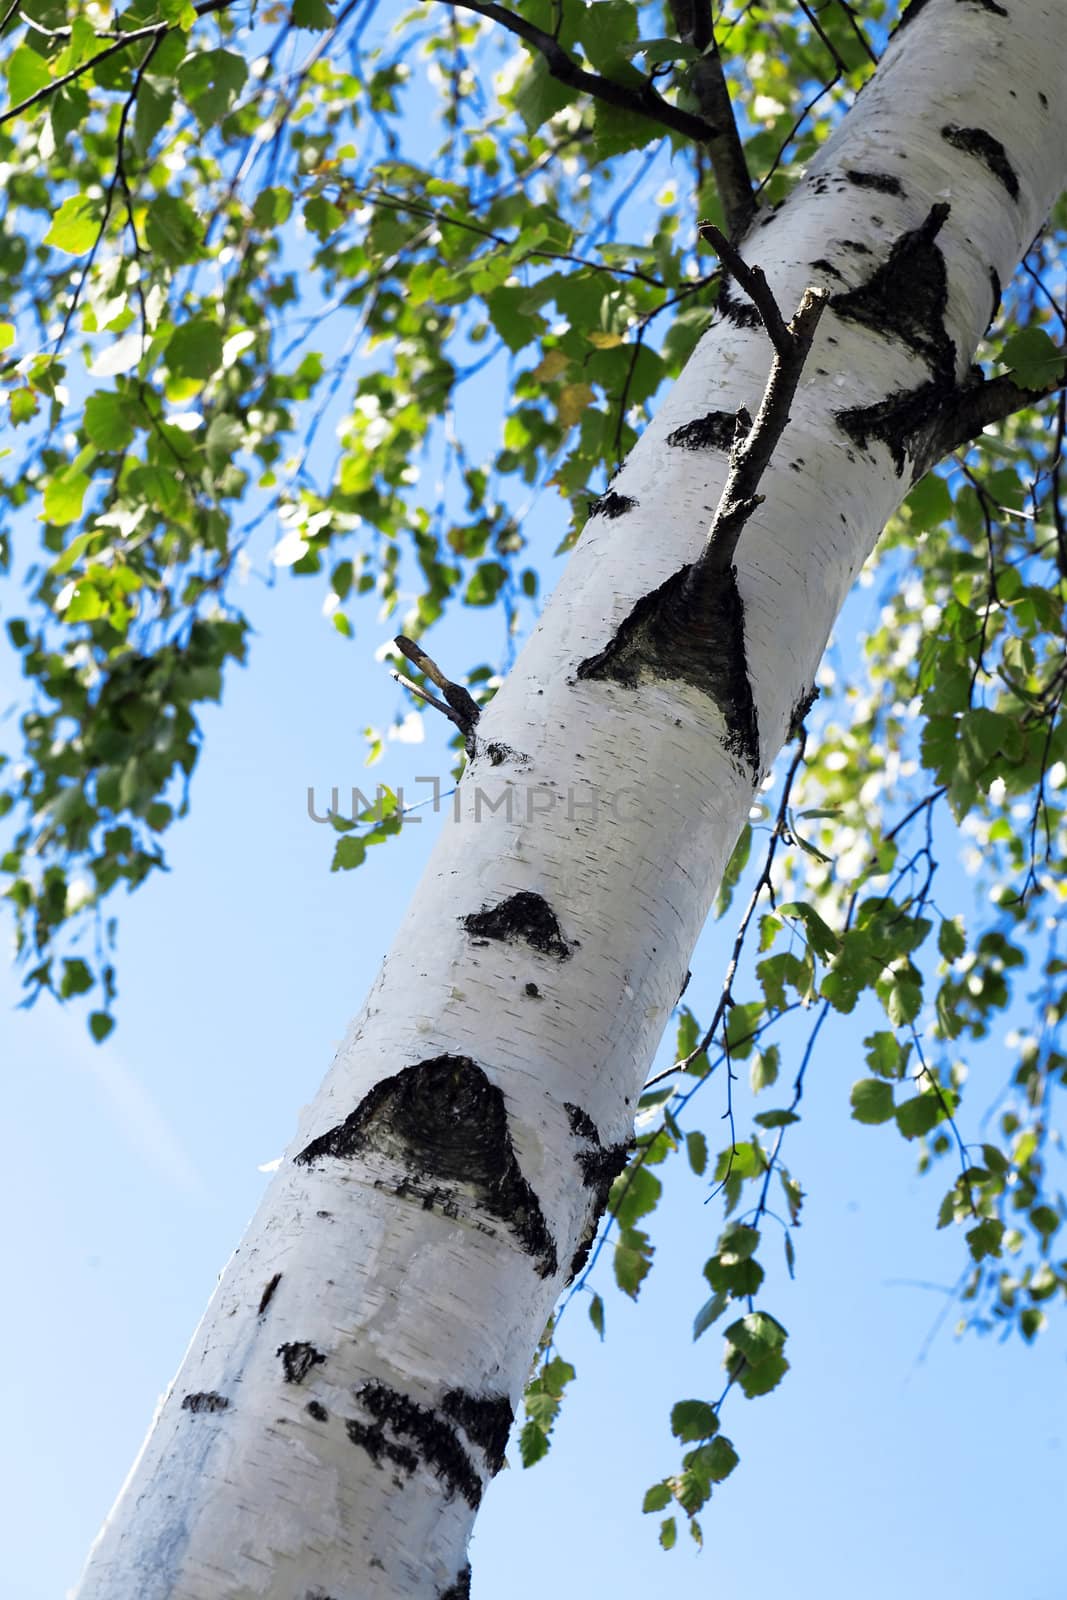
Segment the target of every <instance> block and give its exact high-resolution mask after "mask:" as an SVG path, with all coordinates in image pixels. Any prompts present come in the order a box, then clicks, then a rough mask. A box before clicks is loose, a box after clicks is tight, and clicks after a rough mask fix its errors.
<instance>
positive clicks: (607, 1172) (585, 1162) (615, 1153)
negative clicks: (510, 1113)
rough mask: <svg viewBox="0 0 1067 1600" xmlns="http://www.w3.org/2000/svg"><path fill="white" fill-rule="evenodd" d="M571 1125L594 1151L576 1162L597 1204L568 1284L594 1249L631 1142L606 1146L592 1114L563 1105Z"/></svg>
mask: <svg viewBox="0 0 1067 1600" xmlns="http://www.w3.org/2000/svg"><path fill="white" fill-rule="evenodd" d="M563 1109H564V1111H565V1112H566V1113H567V1121H568V1122H569V1123H570V1127H571V1132H572V1133H573V1134H574V1135H575V1137H576V1138H578V1139H584V1140H585V1141H586V1143H587V1144H588V1145H590V1146H591V1147H592V1148H591V1149H588V1150H579V1151H578V1154H577V1157H576V1160H577V1162H578V1167H579V1170H580V1171H581V1174H582V1182H583V1183H584V1184H585V1186H586V1188H587V1189H590V1190H592V1195H593V1203H592V1207H591V1210H590V1214H589V1222H588V1224H587V1226H586V1229H585V1232H584V1233H583V1235H582V1237H581V1240H580V1242H579V1245H578V1248H577V1250H576V1251H575V1253H574V1258H573V1260H572V1261H571V1264H570V1271H569V1275H568V1280H567V1281H568V1282H569V1283H570V1282H573V1281H574V1279H575V1278H576V1277H577V1276H578V1274H579V1272H581V1270H582V1268H583V1267H584V1266H585V1263H586V1261H587V1260H588V1259H589V1252H590V1250H591V1249H592V1248H593V1240H594V1239H595V1238H596V1235H597V1229H598V1228H599V1226H600V1219H601V1217H602V1216H603V1215H604V1208H605V1206H606V1205H607V1203H608V1195H609V1194H610V1193H611V1186H612V1184H613V1183H614V1182H615V1179H616V1178H617V1177H618V1176H619V1173H620V1172H622V1170H623V1169H624V1167H625V1166H626V1163H627V1162H628V1161H629V1159H630V1143H629V1141H627V1142H626V1143H625V1144H612V1145H605V1144H604V1142H603V1140H602V1139H601V1137H600V1133H599V1130H598V1128H597V1125H596V1123H595V1122H594V1121H593V1119H592V1117H591V1116H590V1115H589V1113H588V1111H583V1110H582V1108H581V1106H576V1105H572V1104H571V1102H570V1101H569V1100H568V1101H565V1102H564V1105H563Z"/></svg>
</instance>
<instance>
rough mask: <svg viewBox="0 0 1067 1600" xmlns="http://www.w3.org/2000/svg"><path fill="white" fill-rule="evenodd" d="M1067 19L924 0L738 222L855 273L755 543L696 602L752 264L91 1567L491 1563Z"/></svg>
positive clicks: (220, 1570)
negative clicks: (497, 1520)
mask: <svg viewBox="0 0 1067 1600" xmlns="http://www.w3.org/2000/svg"><path fill="white" fill-rule="evenodd" d="M1062 28H1063V17H1062V12H1061V7H1060V5H1059V3H1058V0H1004V3H1003V4H999V3H998V4H994V3H993V0H915V3H914V4H913V5H912V7H911V14H910V16H909V18H908V20H907V21H906V23H905V25H904V26H902V27H901V28H900V29H899V31H898V32H897V34H896V36H895V37H894V39H893V41H892V42H891V44H890V46H889V48H888V50H887V52H886V55H885V59H884V61H883V63H882V65H881V66H880V68H879V69H878V72H877V73H876V75H875V77H874V78H873V79H872V81H871V83H870V84H869V86H868V87H867V88H866V89H865V91H864V93H863V94H862V96H861V98H860V99H859V101H858V102H857V104H856V106H855V108H854V109H853V110H852V111H851V113H850V114H849V115H848V117H847V118H846V119H845V121H844V122H843V123H842V125H841V126H840V128H839V129H838V131H837V133H836V134H835V135H834V137H833V138H832V139H831V140H830V141H829V142H828V143H827V144H826V145H825V146H824V148H823V149H822V151H821V152H820V154H819V156H818V158H817V160H816V161H815V162H814V163H813V165H812V167H811V169H810V171H809V172H808V174H807V176H806V178H805V179H804V181H802V182H801V183H800V184H799V185H798V186H797V188H796V190H795V191H794V193H793V195H792V197H791V198H790V200H789V201H788V202H787V203H786V204H785V205H784V206H783V207H781V209H779V210H778V211H777V212H775V213H773V214H763V215H762V216H761V217H759V218H757V221H756V224H755V226H754V227H753V228H752V230H751V231H750V233H749V235H748V238H747V240H746V241H745V244H744V254H745V256H746V258H747V260H748V261H750V262H758V263H759V265H760V266H761V267H762V268H763V270H764V272H765V274H766V276H767V278H768V280H769V282H770V285H771V287H772V289H773V291H774V294H775V296H776V298H777V301H778V304H779V306H780V307H781V308H782V309H783V311H785V312H786V313H787V314H788V312H790V311H791V310H792V309H793V307H794V306H795V305H796V304H797V302H798V300H799V299H800V297H801V294H802V292H803V290H804V289H805V287H806V286H807V285H809V284H814V285H816V286H821V287H824V288H825V289H826V290H828V291H829V293H830V295H831V297H832V298H831V300H830V304H829V308H828V309H827V311H826V313H825V315H824V316H823V318H822V322H821V324H820V327H819V330H818V333H817V335H816V339H815V344H814V347H813V349H812V351H811V354H810V356H809V358H808V362H807V366H806V369H805V372H804V375H803V377H802V380H801V386H800V389H799V391H798V393H797V396H796V399H795V401H794V404H793V414H792V420H791V422H790V424H789V426H788V428H787V430H786V433H785V435H784V437H783V439H782V441H781V444H780V446H779V448H778V450H777V452H776V454H775V458H774V459H773V461H772V463H771V465H770V468H769V469H768V471H767V472H766V473H765V475H764V478H763V481H762V484H761V492H762V494H763V495H764V499H763V502H762V504H760V505H759V506H758V508H757V509H756V510H755V511H754V512H753V513H752V514H751V515H750V516H749V517H748V519H747V521H746V522H745V525H744V528H743V531H742V533H741V537H740V541H739V543H738V545H737V549H736V554H735V556H734V564H733V566H729V565H727V567H726V569H725V570H724V571H722V572H720V574H719V576H718V579H717V582H716V585H714V586H712V587H711V588H710V589H709V588H707V587H705V590H704V593H703V595H702V602H701V608H700V614H699V615H698V616H696V617H695V618H694V617H690V616H689V615H688V613H687V610H686V607H685V606H679V605H677V604H676V603H675V602H676V601H677V597H678V592H679V591H678V589H677V577H676V575H677V574H679V572H680V571H681V570H682V569H683V568H686V567H687V566H688V565H690V564H692V563H693V562H694V561H695V559H696V558H697V556H698V554H699V552H700V550H701V547H702V545H703V542H704V540H705V536H706V534H707V530H708V526H709V522H710V520H711V517H712V514H713V512H714V510H715V508H716V504H717V502H718V499H719V495H720V491H721V489H722V486H723V483H724V481H725V477H726V472H727V468H728V447H729V442H730V437H731V434H732V429H733V418H734V414H735V413H736V411H737V408H738V407H739V406H740V405H742V404H743V405H745V406H747V407H748V408H749V409H750V410H751V411H755V409H756V407H757V406H758V404H759V401H760V397H761V394H762V392H763V389H764V385H765V382H766V376H767V372H768V368H769V365H770V345H769V342H768V339H767V336H766V334H765V333H764V331H763V329H762V327H761V326H760V325H759V324H758V321H757V319H756V317H755V314H754V312H753V311H752V308H751V307H750V306H749V305H748V304H747V302H745V301H744V298H743V296H741V294H740V292H739V291H738V290H737V289H736V288H735V287H734V286H732V285H731V286H730V288H729V292H728V293H727V292H725V291H724V295H723V299H722V301H721V302H720V310H721V312H722V314H721V315H720V316H719V317H718V318H717V319H716V322H715V324H714V325H713V327H712V328H711V329H710V330H709V332H708V333H707V334H706V336H705V337H704V339H703V341H702V342H701V344H700V345H699V347H698V349H697V350H696V351H695V353H694V355H693V357H692V359H691V361H690V363H689V365H688V367H687V368H686V370H685V372H684V373H683V375H682V377H681V378H680V379H679V381H678V382H677V384H676V385H675V387H674V389H673V391H672V392H671V393H670V394H669V395H668V396H667V397H666V399H665V400H664V402H663V404H662V406H661V408H660V410H659V412H658V414H657V416H656V418H655V421H654V422H653V424H652V425H651V426H650V427H649V428H648V430H647V431H646V433H645V434H644V436H643V438H642V439H641V441H640V442H639V444H638V445H637V447H636V448H635V450H634V451H633V453H632V455H631V456H630V458H629V460H628V461H627V462H626V464H625V466H624V467H623V469H622V471H621V473H620V474H619V475H618V477H617V478H616V479H615V481H614V482H613V484H612V486H611V489H610V491H609V493H607V494H606V495H605V496H604V497H603V499H602V500H601V501H600V502H599V503H598V507H597V511H596V514H595V515H594V516H593V517H592V519H591V521H590V522H589V525H588V527H587V528H586V530H585V532H584V534H583V536H582V539H581V541H580V543H579V545H578V547H577V549H576V551H575V554H574V556H573V557H572V560H571V562H570V565H569V567H568V569H567V572H566V574H565V576H564V578H563V580H562V582H561V583H560V585H559V588H558V590H557V591H556V593H555V595H554V596H553V598H552V600H551V602H550V603H549V605H548V606H547V608H546V610H545V613H544V616H543V618H542V620H541V622H540V624H539V625H538V627H537V628H536V630H535V632H534V634H533V635H532V637H531V639H530V640H529V643H528V644H527V646H526V648H525V649H524V651H523V653H522V655H521V658H520V660H519V661H518V663H517V665H516V667H515V669H514V671H513V672H512V674H511V676H510V677H509V679H508V680H507V682H506V683H505V684H504V686H503V687H502V689H501V690H500V692H499V693H498V695H497V696H496V698H495V699H494V701H493V702H492V704H491V706H490V707H489V708H488V711H487V713H486V714H485V716H484V717H483V719H482V722H481V724H480V725H479V727H478V730H477V737H476V741H475V745H476V749H475V754H474V758H473V759H472V760H471V762H470V764H469V767H468V770H467V773H466V775H465V777H464V779H463V782H462V785H461V787H460V791H459V797H458V801H457V812H456V817H455V818H452V819H449V820H448V821H447V822H446V824H445V826H444V827H443V829H442V833H441V837H440V839H439V841H438V844H437V847H436V850H435V852H434V854H433V857H432V859H431V862H430V865H429V867H428V869H427V872H426V875H425V878H424V880H423V882H422V884H421V887H420V889H419V891H418V893H417V895H416V898H415V900H414V903H413V904H412V906H411V908H410V910H409V912H408V914H407V917H406V919H405V921H404V923H403V925H402V927H401V930H400V933H399V935H398V937H397V940H396V943H395V945H394V947H393V949H392V951H391V953H390V954H389V956H388V957H387V959H386V961H385V963H384V965H383V968H382V971H381V973H380V975H379V977H378V979H377V981H376V983H375V985H374V987H373V989H372V991H371V994H370V996H369V998H368V1000H367V1002H366V1005H365V1006H364V1008H363V1010H362V1012H361V1013H360V1015H359V1016H358V1018H357V1019H356V1020H355V1022H354V1023H353V1024H352V1026H351V1028H350V1030H349V1033H348V1035H347V1037H346V1039H345V1042H344V1044H343V1045H342V1047H341V1049H340V1050H339V1052H338V1055H337V1058H336V1060H335V1061H334V1063H333V1066H332V1068H331V1069H330V1072H329V1074H328V1076H327V1078H326V1080H325V1083H324V1084H323V1087H322V1089H321V1091H320V1093H319V1094H318V1096H317V1098H316V1099H315V1101H314V1102H313V1104H311V1105H310V1106H308V1107H307V1108H306V1109H305V1110H304V1112H303V1114H302V1116H301V1119H300V1126H299V1132H298V1133H297V1136H296V1138H295V1140H294V1142H293V1144H292V1146H291V1147H290V1150H289V1153H288V1156H287V1158H286V1160H285V1161H284V1163H283V1165H282V1167H281V1170H280V1171H279V1172H278V1174H277V1176H276V1177H275V1179H274V1181H273V1182H272V1184H271V1187H270V1189H269V1190H268V1192H267V1194H266V1196H265V1197H264V1199H263V1202H262V1204H261V1206H260V1208H259V1211H258V1213H257V1215H256V1217H255V1219H254V1221H253V1223H252V1225H251V1227H250V1228H249V1230H248V1233H247V1235H246V1236H245V1239H244V1241H243V1243H242V1244H241V1246H240V1248H239V1249H238V1250H237V1252H236V1253H235V1255H234V1257H233V1259H232V1261H231V1262H230V1264H229V1266H228V1267H227V1269H226V1271H225V1273H224V1275H223V1277H222V1280H221V1282H220V1284H219V1287H218V1289H217V1291H216V1293H215V1295H214V1298H213V1299H212V1301H211V1304H210V1306H209V1308H208V1310H207V1313H206V1315H205V1318H204V1320H203V1322H202V1324H201V1326H200V1328H199V1329H198V1331H197V1333H196V1335H195V1337H194V1339H193V1342H192V1345H191V1346H190V1349H189V1352H188V1354H187V1356H186V1358H185V1360H184V1362H183V1364H182V1367H181V1370H180V1372H179V1374H178V1377H177V1378H176V1380H175V1382H174V1384H173V1386H172V1388H171V1389H170V1390H169V1392H168V1393H167V1395H166V1396H165V1398H164V1400H163V1402H162V1404H161V1406H160V1409H159V1413H158V1415H157V1417H156V1419H155V1421H154V1423H153V1425H152V1429H151V1432H150V1434H149V1436H148V1439H147V1441H146V1443H145V1445H144V1448H143V1450H142V1452H141V1455H140V1458H139V1459H138V1461H137V1463H136V1465H135V1466H134V1468H133V1470H132V1472H131V1474H130V1477H129V1480H128V1482H127V1484H126V1486H125V1488H124V1489H123V1491H122V1493H121V1495H120V1498H119V1500H118V1503H117V1505H116V1507H115V1509H114V1511H113V1512H112V1514H111V1516H110V1518H109V1520H108V1522H107V1524H106V1525H105V1527H104V1530H103V1532H102V1533H101V1535H100V1537H99V1539H98V1541H97V1543H96V1545H95V1547H94V1549H93V1551H92V1554H91V1556H90V1559H89V1563H88V1567H87V1571H86V1574H85V1576H84V1579H83V1583H82V1586H81V1589H80V1590H79V1595H80V1600H134V1597H136V1600H252V1597H256V1600H262V1597H266V1600H401V1597H402V1600H459V1597H462V1596H464V1595H466V1594H467V1593H468V1592H469V1569H468V1568H467V1566H466V1557H465V1551H466V1546H467V1540H468V1536H469V1533H470V1528H471V1523H472V1519H473V1517H474V1514H475V1512H476V1510H477V1508H478V1504H479V1501H480V1499H481V1497H482V1493H483V1489H484V1486H485V1484H486V1482H487V1481H488V1479H489V1478H490V1477H491V1475H492V1474H493V1473H494V1472H495V1471H496V1470H497V1469H498V1468H499V1467H500V1465H501V1463H502V1459H503V1451H504V1445H505V1441H506V1439H507V1435H508V1427H509V1424H510V1420H511V1417H512V1412H513V1407H514V1405H515V1404H516V1402H517V1400H518V1398H519V1396H520V1394H521V1391H522V1388H523V1384H524V1380H525V1377H526V1374H527V1370H528V1366H529V1362H530V1358H531V1352H532V1351H533V1349H534V1346H535V1344H536V1342H537V1339H538V1336H539V1334H540V1333H541V1330H542V1328H543V1326H544V1323H545V1321H546V1319H547V1317H548V1315H549V1313H550V1311H551V1309H552V1306H553V1304H554V1302H555V1300H556V1298H557V1296H558V1294H559V1292H560V1290H561V1288H562V1287H563V1286H564V1284H566V1282H567V1281H568V1280H569V1279H570V1277H571V1276H572V1274H573V1272H574V1270H575V1265H576V1261H577V1260H578V1259H580V1258H581V1256H582V1252H583V1251H584V1250H586V1249H587V1247H588V1245H589V1243H590V1240H591V1238H592V1236H593V1233H594V1230H595V1228H596V1224H597V1220H598V1217H599V1214H600V1211H601V1209H602V1207H603V1204H604V1201H605V1197H606V1194H607V1189H608V1187H609V1185H610V1182H611V1179H612V1177H613V1175H614V1174H615V1173H616V1172H617V1171H618V1170H619V1167H620V1165H621V1164H622V1162H623V1161H624V1160H625V1156H626V1145H627V1140H628V1137H629V1134H630V1131H631V1126H632V1117H633V1108H634V1105H635V1102H636V1099H637V1097H638V1095H639V1093H640V1090H641V1085H642V1082H643V1080H644V1077H645V1075H646V1072H647V1068H648V1065H649V1063H650V1061H651V1059H652V1057H653V1054H654V1051H655V1048H656V1046H657V1043H658V1041H659V1039H660V1037H661V1034H662V1032H663V1030H664V1026H665V1024H666V1022H667V1019H668V1017H669V1015H670V1012H671V1010H672V1008H673V1006H674V1005H675V1003H676V1001H677V998H678V994H679V990H680V988H681V986H682V981H683V978H684V975H685V972H686V967H687V964H688V960H689V955H690V952H691V950H692V948H693V945H694V943H695V941H696V939H697V936H698V934H699V932H700V929H701V926H702V924H703V922H704V920H705V917H706V915H707V912H708V909H709V906H710V903H711V900H712V897H713V895H714V893H715V890H716V887H717V885H718V883H719V879H720V875H721V873H722V870H723V866H724V863H725V862H726V860H727V859H728V857H729V854H730V851H731V848H732V846H733V844H734V841H735V839H736V837H737V835H738V832H739V830H740V828H741V826H742V825H743V823H744V820H745V818H746V815H747V812H748V809H749V806H750V804H751V800H752V795H753V790H754V787H755V785H756V784H757V783H758V782H759V780H760V779H761V778H762V776H763V775H764V773H765V772H766V771H767V769H768V768H769V767H770V765H771V763H772V762H773V760H774V758H775V756H776V755H777V753H778V751H779V749H780V747H781V745H782V743H783V741H784V740H785V738H786V737H787V734H788V730H789V727H790V722H791V718H792V715H793V713H794V710H795V709H796V707H797V706H798V703H803V701H804V697H805V692H806V691H807V690H808V689H809V686H810V685H811V683H812V678H813V674H814V672H815V669H816V667H817V664H818V661H819V658H820V655H821V653H822V651H823V648H824V646H825V644H826V640H827V637H828V634H829V632H830V629H831V627H832V625H833V622H834V619H835V618H836V616H837V614H838V611H839V609H840V607H841V605H842V603H843V601H844V599H845V596H846V594H847V593H848V590H849V587H850V585H851V583H852V580H853V578H854V577H855V575H856V573H857V571H858V569H859V567H860V566H861V564H862V562H863V561H864V559H865V557H866V556H867V554H868V553H869V551H870V550H871V548H872V546H873V544H874V542H875V540H876V538H877V536H878V534H879V532H880V530H881V528H882V527H883V525H884V523H885V521H886V519H887V518H888V517H889V515H890V514H891V513H892V511H893V510H894V509H895V507H896V506H897V504H898V503H899V501H900V500H901V498H902V497H903V495H904V494H905V493H906V491H907V490H908V488H909V487H910V484H911V482H912V480H913V476H914V474H915V472H916V471H917V470H920V469H925V467H926V466H927V465H928V464H929V461H930V458H931V456H932V455H935V454H936V451H937V443H936V439H937V431H938V426H939V421H940V419H941V418H942V417H943V415H944V412H945V408H946V406H951V404H952V403H953V393H954V390H955V389H956V386H957V385H958V384H959V383H960V382H961V381H962V380H964V379H965V378H966V375H967V372H968V367H969V362H970V359H971V356H972V354H973V352H974V350H975V347H976V345H977V342H978V339H979V338H980V336H981V334H982V332H983V329H984V328H985V327H986V326H987V324H988V322H989V320H990V316H991V314H992V312H993V311H994V309H995V306H996V303H997V301H998V299H999V286H1000V284H1001V283H1002V282H1006V281H1007V279H1008V278H1009V277H1010V276H1011V274H1012V272H1013V271H1014V269H1015V267H1016V265H1017V263H1018V261H1019V259H1020V257H1021V255H1022V253H1023V252H1024V250H1025V249H1026V247H1027V246H1028V245H1029V243H1030V241H1031V240H1032V238H1033V237H1034V235H1035V233H1036V232H1037V230H1038V228H1039V227H1040V226H1041V224H1042V222H1043V220H1044V218H1045V216H1046V214H1047V212H1048V210H1049V207H1050V205H1051V203H1052V201H1053V199H1054V198H1055V195H1056V193H1057V191H1058V189H1059V187H1060V184H1061V182H1062V179H1063V166H1064V159H1063V150H1064V148H1065V143H1067V99H1065V96H1064V94H1063V81H1062V45H1063V33H1062ZM672 579H673V580H675V582H674V585H673V586H672V582H671V581H670V580H672ZM690 610H691V607H690Z"/></svg>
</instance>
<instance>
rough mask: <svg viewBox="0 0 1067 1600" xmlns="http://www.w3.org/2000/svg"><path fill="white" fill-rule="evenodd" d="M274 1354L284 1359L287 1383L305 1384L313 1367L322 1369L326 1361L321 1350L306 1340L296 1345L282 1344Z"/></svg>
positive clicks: (283, 1367)
mask: <svg viewBox="0 0 1067 1600" xmlns="http://www.w3.org/2000/svg"><path fill="white" fill-rule="evenodd" d="M274 1353H275V1355H278V1356H281V1358H282V1369H283V1371H284V1372H285V1381H286V1383H303V1381H304V1379H305V1378H306V1377H307V1375H308V1373H309V1372H310V1371H311V1369H312V1367H321V1366H322V1364H323V1362H324V1361H325V1360H326V1357H325V1356H324V1355H323V1353H322V1351H321V1350H316V1349H315V1346H314V1345H313V1344H308V1343H307V1341H306V1340H304V1339H298V1340H297V1341H296V1343H294V1344H280V1345H279V1346H278V1348H277V1350H276V1351H275V1352H274Z"/></svg>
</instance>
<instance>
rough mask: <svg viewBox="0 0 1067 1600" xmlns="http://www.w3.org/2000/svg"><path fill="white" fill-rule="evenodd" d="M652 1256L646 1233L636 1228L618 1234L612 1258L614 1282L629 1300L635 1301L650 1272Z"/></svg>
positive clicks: (625, 1229)
mask: <svg viewBox="0 0 1067 1600" xmlns="http://www.w3.org/2000/svg"><path fill="white" fill-rule="evenodd" d="M652 1255H653V1249H652V1244H651V1242H650V1240H649V1237H648V1234H647V1233H642V1232H641V1231H640V1229H638V1228H624V1229H623V1230H622V1232H621V1233H620V1234H619V1237H618V1239H617V1241H616V1244H615V1253H614V1255H613V1257H612V1265H613V1267H614V1271H615V1282H616V1283H617V1284H618V1286H619V1288H620V1289H621V1290H622V1292H623V1294H628V1295H629V1296H630V1299H631V1300H636V1299H637V1296H638V1294H639V1292H640V1289H641V1284H642V1283H643V1282H644V1280H645V1278H646V1277H647V1276H648V1274H649V1272H650V1271H651V1270H652Z"/></svg>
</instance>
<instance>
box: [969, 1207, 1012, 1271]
mask: <svg viewBox="0 0 1067 1600" xmlns="http://www.w3.org/2000/svg"><path fill="white" fill-rule="evenodd" d="M1003 1238H1004V1224H1003V1222H1001V1221H1000V1218H999V1217H983V1218H982V1221H981V1222H979V1223H977V1224H976V1225H975V1226H974V1227H973V1228H969V1229H968V1230H967V1247H968V1249H969V1250H970V1252H971V1255H972V1256H973V1257H974V1259H975V1261H984V1260H985V1258H986V1256H999V1255H1000V1251H1001V1243H1002V1241H1003Z"/></svg>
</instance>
